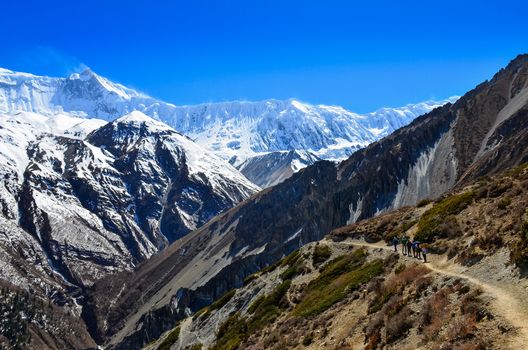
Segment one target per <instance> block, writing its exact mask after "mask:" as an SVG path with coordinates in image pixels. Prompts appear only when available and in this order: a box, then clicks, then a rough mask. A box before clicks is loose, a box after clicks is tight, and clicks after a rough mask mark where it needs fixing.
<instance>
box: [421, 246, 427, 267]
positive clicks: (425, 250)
mask: <svg viewBox="0 0 528 350" xmlns="http://www.w3.org/2000/svg"><path fill="white" fill-rule="evenodd" d="M427 252H428V251H427V246H426V245H424V246H422V255H423V258H424V263H426V262H427Z"/></svg>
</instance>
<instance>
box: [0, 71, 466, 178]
mask: <svg viewBox="0 0 528 350" xmlns="http://www.w3.org/2000/svg"><path fill="white" fill-rule="evenodd" d="M455 100H456V98H451V99H449V100H442V101H428V102H423V103H418V104H414V105H407V106H404V107H401V108H382V109H380V110H378V111H376V112H373V113H368V114H364V115H360V114H356V113H353V112H350V111H348V110H346V109H344V108H342V107H337V106H325V105H317V106H316V105H311V104H307V103H302V102H299V101H297V100H294V99H291V100H284V101H280V100H266V101H260V102H245V101H233V102H222V103H209V104H201V105H196V106H174V105H172V104H169V103H165V102H162V101H159V100H156V99H153V98H151V97H149V96H146V95H145V94H142V93H140V92H137V91H135V90H132V89H129V88H126V87H124V86H122V85H120V84H116V83H113V82H111V81H109V80H108V79H106V78H103V77H101V76H99V75H97V74H95V73H94V72H92V71H91V70H86V71H84V72H82V73H80V74H73V75H71V76H70V77H67V78H50V77H40V76H34V75H31V74H27V73H18V72H12V71H9V70H5V69H0V112H1V113H5V114H13V113H15V112H17V111H26V112H34V113H37V114H41V115H45V116H49V115H54V114H56V113H59V112H62V113H64V112H66V113H69V114H73V115H76V116H84V117H89V118H99V119H104V120H107V121H110V120H113V119H116V118H118V117H121V116H123V115H125V114H128V113H130V112H132V111H141V112H142V113H144V114H146V115H148V116H151V117H152V118H154V119H157V120H160V121H163V122H164V123H166V124H168V125H170V126H172V127H173V128H175V129H176V130H177V131H179V132H181V133H182V134H184V135H187V136H189V137H191V138H192V139H193V140H195V141H196V142H197V143H198V144H200V145H202V146H203V147H205V148H206V149H208V150H209V151H211V152H213V153H215V154H216V155H217V156H219V157H221V158H223V159H225V160H229V161H230V162H231V163H232V164H233V165H235V166H239V165H241V164H242V163H243V162H244V161H246V160H248V159H250V158H253V157H255V158H254V159H253V160H251V162H252V163H253V164H255V165H256V164H257V163H258V162H259V161H260V160H262V156H264V155H266V154H268V153H273V156H271V155H270V157H278V156H280V155H281V154H283V153H284V152H289V151H299V152H311V153H314V154H315V155H316V156H317V157H319V158H322V159H330V160H342V159H345V158H346V157H348V156H349V155H350V154H352V153H353V152H354V151H356V150H358V149H360V148H362V147H365V146H366V145H368V144H370V143H371V142H373V141H375V140H378V139H380V138H381V137H384V136H387V135H388V134H390V133H391V132H393V131H394V130H396V129H398V128H400V127H402V126H404V125H407V124H408V123H409V122H411V121H412V120H413V119H414V118H416V117H417V116H419V115H422V114H424V113H427V112H429V111H431V110H432V109H434V108H436V107H438V106H441V105H443V104H445V103H447V102H448V101H451V102H453V101H455ZM284 160H285V158H284V159H282V162H284ZM295 160H296V159H292V161H295ZM299 164H301V165H304V164H305V163H304V162H301V163H299V162H297V164H292V165H291V166H290V168H291V169H293V170H298V169H299ZM258 167H260V168H261V169H265V166H264V164H261V165H258ZM245 175H247V176H251V174H250V173H249V172H248V173H247V174H245ZM264 176H265V177H266V180H264V181H261V183H269V184H275V183H276V181H274V180H273V178H275V179H277V174H276V173H275V172H274V171H272V172H270V173H269V174H267V173H266V174H264ZM260 177H262V175H260ZM283 178H284V177H283Z"/></svg>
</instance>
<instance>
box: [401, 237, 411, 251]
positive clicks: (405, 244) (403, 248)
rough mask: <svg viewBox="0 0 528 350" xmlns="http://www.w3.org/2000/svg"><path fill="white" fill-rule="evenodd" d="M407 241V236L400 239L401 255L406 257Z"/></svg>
mask: <svg viewBox="0 0 528 350" xmlns="http://www.w3.org/2000/svg"><path fill="white" fill-rule="evenodd" d="M408 240H409V238H407V236H405V235H404V236H403V237H402V240H401V242H402V254H403V255H407V241H408Z"/></svg>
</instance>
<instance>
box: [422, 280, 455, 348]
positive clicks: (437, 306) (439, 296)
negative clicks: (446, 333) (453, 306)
mask: <svg viewBox="0 0 528 350" xmlns="http://www.w3.org/2000/svg"><path fill="white" fill-rule="evenodd" d="M452 292H453V289H452V288H451V287H444V288H442V289H440V290H439V291H438V292H436V293H435V294H434V295H433V296H432V297H431V298H429V300H427V302H426V303H425V305H424V307H423V309H422V312H421V314H420V320H419V323H418V324H419V325H418V330H421V331H423V334H424V336H425V338H426V339H427V340H432V339H435V338H436V336H437V335H438V333H439V332H440V330H441V329H442V326H443V324H444V319H445V317H446V315H447V314H448V312H447V307H448V305H449V299H448V295H449V294H450V293H452Z"/></svg>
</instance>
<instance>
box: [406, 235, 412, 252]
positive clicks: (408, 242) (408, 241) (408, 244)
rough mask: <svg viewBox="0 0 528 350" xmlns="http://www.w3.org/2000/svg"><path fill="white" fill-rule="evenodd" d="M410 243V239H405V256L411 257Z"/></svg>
mask: <svg viewBox="0 0 528 350" xmlns="http://www.w3.org/2000/svg"><path fill="white" fill-rule="evenodd" d="M411 249H412V242H411V239H410V238H409V239H407V256H411Z"/></svg>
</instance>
